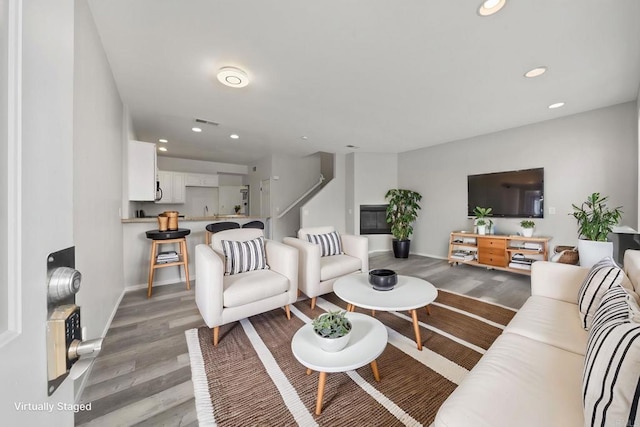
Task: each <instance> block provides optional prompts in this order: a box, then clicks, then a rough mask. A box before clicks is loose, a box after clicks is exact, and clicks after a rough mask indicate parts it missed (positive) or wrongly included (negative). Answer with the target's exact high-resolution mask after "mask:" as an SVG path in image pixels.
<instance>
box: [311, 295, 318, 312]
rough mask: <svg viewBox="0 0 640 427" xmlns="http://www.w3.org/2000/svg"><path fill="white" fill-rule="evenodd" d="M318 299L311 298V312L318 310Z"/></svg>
mask: <svg viewBox="0 0 640 427" xmlns="http://www.w3.org/2000/svg"><path fill="white" fill-rule="evenodd" d="M316 299H317V297H313V298H311V310H313V309H314V308H316Z"/></svg>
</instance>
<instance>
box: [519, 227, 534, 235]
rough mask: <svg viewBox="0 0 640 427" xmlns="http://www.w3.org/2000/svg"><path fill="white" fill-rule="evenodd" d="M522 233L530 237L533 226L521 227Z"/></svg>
mask: <svg viewBox="0 0 640 427" xmlns="http://www.w3.org/2000/svg"><path fill="white" fill-rule="evenodd" d="M521 232H522V235H523V236H524V237H531V236H533V228H524V227H523V228H522V229H521Z"/></svg>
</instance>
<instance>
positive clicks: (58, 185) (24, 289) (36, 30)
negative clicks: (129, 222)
mask: <svg viewBox="0 0 640 427" xmlns="http://www.w3.org/2000/svg"><path fill="white" fill-rule="evenodd" d="M23 5H24V7H23ZM26 6H27V2H24V1H20V0H0V33H1V34H0V66H2V69H3V70H2V72H0V76H1V77H0V103H1V104H2V105H3V107H0V114H1V115H2V119H1V120H0V134H1V136H0V145H2V146H3V148H2V149H0V165H3V166H6V167H8V169H5V167H2V170H3V172H4V173H5V174H7V178H3V179H1V180H0V187H1V188H0V205H1V206H7V207H8V214H7V213H5V214H2V216H0V220H1V221H2V223H1V224H0V231H1V232H2V234H3V235H4V238H3V243H2V245H6V246H3V247H2V249H1V250H0V256H1V257H2V259H3V261H2V262H3V267H4V266H6V268H2V269H0V275H1V276H2V277H0V283H1V284H2V285H0V293H1V296H0V299H2V301H3V304H4V307H5V308H8V309H9V310H8V311H7V310H4V309H3V310H0V316H3V317H4V319H3V321H2V322H0V360H1V361H2V363H1V364H0V378H2V387H0V402H4V403H5V404H4V405H3V407H2V409H0V417H1V419H2V424H3V425H34V426H35V425H51V426H53V425H55V426H73V418H74V414H73V411H61V410H59V409H58V407H57V404H58V402H62V403H73V398H74V395H73V386H74V384H73V381H71V380H67V381H65V382H64V383H63V384H62V386H61V387H60V388H58V390H57V391H56V393H55V394H54V395H53V396H51V397H48V395H47V354H46V320H47V293H46V283H47V255H48V254H49V253H51V252H56V251H58V250H60V249H64V248H67V247H70V246H73V46H74V39H73V28H74V21H73V19H74V2H73V1H69V0H65V1H49V0H47V1H44V0H36V1H33V2H29V5H28V6H29V7H26ZM20 17H21V18H20ZM20 68H21V72H18V71H19V70H20ZM7 70H8V71H9V72H8V73H7V72H5V71H7ZM7 105H8V106H9V107H6V106H7ZM21 118H23V119H21ZM5 141H7V142H5ZM22 177H25V178H24V179H23V178H22ZM5 203H6V204H5ZM7 285H8V286H7ZM14 402H15V403H14ZM21 403H24V404H25V405H26V404H28V403H32V404H36V403H39V404H44V403H47V404H49V405H52V407H53V408H55V409H54V410H52V411H51V412H49V411H46V410H43V411H37V410H29V409H30V408H29V407H28V406H27V407H25V406H20V404H21Z"/></svg>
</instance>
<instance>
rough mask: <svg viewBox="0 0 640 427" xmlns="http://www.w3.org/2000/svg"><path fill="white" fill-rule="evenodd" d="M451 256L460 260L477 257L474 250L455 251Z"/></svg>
mask: <svg viewBox="0 0 640 427" xmlns="http://www.w3.org/2000/svg"><path fill="white" fill-rule="evenodd" d="M451 258H454V259H457V260H460V261H472V260H473V259H474V258H475V252H474V251H454V252H452V253H451Z"/></svg>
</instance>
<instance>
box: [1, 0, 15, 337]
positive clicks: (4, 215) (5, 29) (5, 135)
mask: <svg viewBox="0 0 640 427" xmlns="http://www.w3.org/2000/svg"><path fill="white" fill-rule="evenodd" d="M9 43H11V42H10V39H9V1H8V0H2V1H0V70H9ZM8 85H9V79H8V78H2V79H1V80H0V135H1V136H0V140H2V141H5V140H7V141H8V140H9V138H10V136H9V121H8V114H9V110H8V108H7V106H8V105H9V86H8ZM8 150H9V144H5V143H2V144H0V170H2V171H7V170H8V168H7V166H8V163H9V162H8V157H9V151H8ZM0 206H2V209H0V224H1V225H0V229H1V230H2V231H3V234H4V235H5V236H8V235H9V233H8V231H9V229H10V228H11V227H13V225H11V224H9V212H8V206H9V180H8V174H7V173H2V174H0ZM7 243H8V239H6V238H5V239H3V244H2V245H0V281H1V282H3V283H9V275H8V271H9V270H8V268H9V264H8V258H9V253H10V249H9V246H8V244H7ZM8 291H9V290H8V286H2V287H1V288H0V335H1V334H2V333H4V332H5V331H7V329H8V324H9V315H8V313H9V309H8V308H9V304H8V299H9V295H8Z"/></svg>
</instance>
